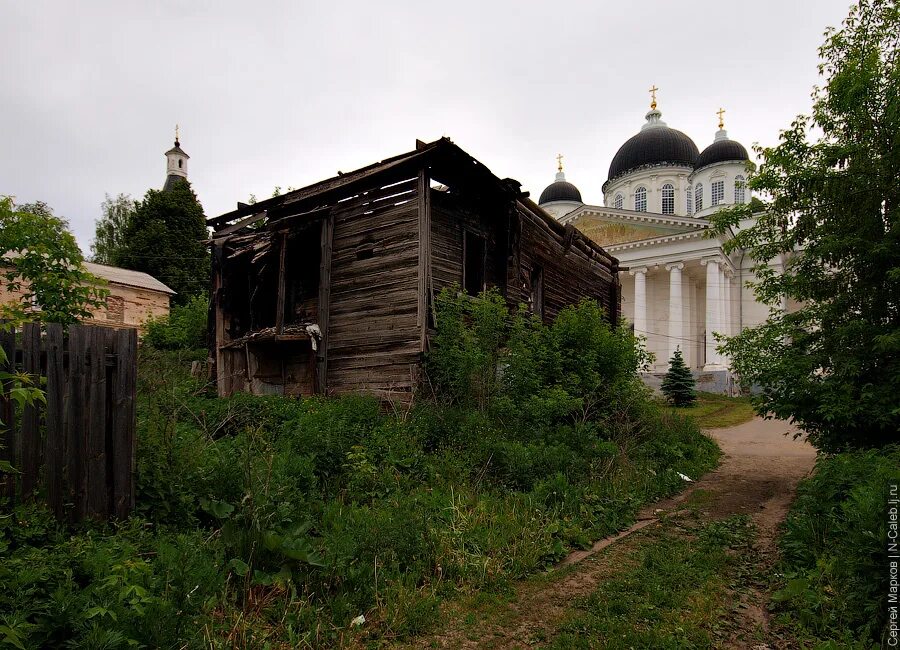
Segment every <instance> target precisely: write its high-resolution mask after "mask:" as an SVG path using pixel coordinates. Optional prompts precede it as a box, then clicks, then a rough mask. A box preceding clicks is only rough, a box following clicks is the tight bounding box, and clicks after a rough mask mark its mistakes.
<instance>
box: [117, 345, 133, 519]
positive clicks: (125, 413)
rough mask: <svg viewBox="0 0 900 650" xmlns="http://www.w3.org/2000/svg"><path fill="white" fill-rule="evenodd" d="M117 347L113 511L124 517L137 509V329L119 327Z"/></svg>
mask: <svg viewBox="0 0 900 650" xmlns="http://www.w3.org/2000/svg"><path fill="white" fill-rule="evenodd" d="M117 348H118V349H117V350H116V352H117V354H116V396H115V400H116V403H115V408H114V413H113V418H114V420H113V435H112V454H113V465H112V466H113V514H115V516H117V517H120V518H124V517H127V516H128V514H129V513H130V512H131V510H132V509H133V508H134V458H135V449H134V447H135V435H134V433H135V432H134V425H135V399H134V398H135V390H136V386H137V377H136V375H137V330H134V329H126V330H119V332H118V341H117Z"/></svg>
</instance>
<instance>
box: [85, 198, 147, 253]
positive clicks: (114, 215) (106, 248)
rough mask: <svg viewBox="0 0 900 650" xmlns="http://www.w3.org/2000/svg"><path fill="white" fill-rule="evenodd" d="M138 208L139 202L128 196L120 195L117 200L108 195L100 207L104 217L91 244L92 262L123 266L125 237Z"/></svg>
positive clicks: (99, 222)
mask: <svg viewBox="0 0 900 650" xmlns="http://www.w3.org/2000/svg"><path fill="white" fill-rule="evenodd" d="M136 208H137V201H134V200H133V199H132V198H131V197H130V196H129V195H127V194H119V195H118V196H116V197H115V198H112V197H111V196H109V194H107V195H106V199H105V200H104V201H103V203H102V204H101V205H100V210H101V212H102V215H101V217H100V218H99V219H98V220H97V225H96V228H95V232H94V241H92V242H91V253H92V256H91V261H93V262H96V263H97V264H108V265H110V266H121V265H122V252H123V251H124V250H125V247H126V240H125V237H126V234H127V233H128V229H129V228H130V227H131V222H132V219H134V211H135V209H136Z"/></svg>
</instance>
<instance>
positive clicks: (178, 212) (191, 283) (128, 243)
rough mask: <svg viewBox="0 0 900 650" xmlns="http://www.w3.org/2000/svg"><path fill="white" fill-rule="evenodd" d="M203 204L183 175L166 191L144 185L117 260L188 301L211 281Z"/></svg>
mask: <svg viewBox="0 0 900 650" xmlns="http://www.w3.org/2000/svg"><path fill="white" fill-rule="evenodd" d="M207 236H208V233H207V229H206V219H205V217H204V215H203V207H202V206H201V205H200V202H199V201H198V200H197V196H196V195H195V194H194V191H193V190H192V189H191V186H190V183H188V181H187V180H179V181H177V182H176V183H175V184H174V186H173V187H172V188H171V189H170V190H168V191H160V190H148V191H147V194H145V195H144V200H143V201H140V202H139V203H138V204H137V207H136V208H135V211H134V214H133V215H132V217H131V220H130V223H129V226H128V228H127V229H126V231H125V236H124V237H123V246H122V248H121V251H120V254H119V256H118V258H117V259H118V262H119V264H120V265H122V266H124V267H126V268H129V269H135V270H137V271H144V272H145V273H149V274H150V275H152V276H153V277H155V278H156V279H158V280H159V281H160V282H163V283H165V284H166V285H167V286H169V287H170V288H172V289H173V290H174V291H175V292H176V295H175V297H174V298H173V300H174V302H175V303H176V304H186V303H187V302H188V301H189V300H190V299H191V298H192V297H193V296H196V295H200V294H201V293H203V292H204V291H206V290H207V288H208V286H209V264H210V262H209V252H208V251H207V249H206V245H205V244H204V243H203V242H204V240H205V239H206V238H207Z"/></svg>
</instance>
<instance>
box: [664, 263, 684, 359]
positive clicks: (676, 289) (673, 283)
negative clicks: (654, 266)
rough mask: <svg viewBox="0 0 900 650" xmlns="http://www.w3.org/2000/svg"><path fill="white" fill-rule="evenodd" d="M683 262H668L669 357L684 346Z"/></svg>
mask: <svg viewBox="0 0 900 650" xmlns="http://www.w3.org/2000/svg"><path fill="white" fill-rule="evenodd" d="M683 268H684V264H683V263H682V262H675V263H673V264H666V270H667V271H668V272H669V359H671V358H672V355H673V354H675V350H676V348H678V347H682V348H683V347H684V301H683V299H682V295H681V269H683Z"/></svg>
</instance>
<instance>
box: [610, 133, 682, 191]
mask: <svg viewBox="0 0 900 650" xmlns="http://www.w3.org/2000/svg"><path fill="white" fill-rule="evenodd" d="M699 155H700V152H699V151H698V149H697V145H695V144H694V141H693V140H691V139H690V138H689V137H688V136H687V135H686V134H684V133H682V132H681V131H678V130H676V129H672V128H669V127H668V126H664V125H662V124H659V125H653V126H650V127H646V126H645V128H643V129H642V130H641V132H640V133H638V134H637V135H634V136H632V137H631V138H629V139H628V140H627V141H626V142H625V144H623V145H622V146H621V147H619V150H618V151H617V152H616V155H615V156H614V157H613V159H612V164H610V166H609V180H613V179H614V178H617V177H618V176H622V175H623V174H626V173H628V172H630V171H632V170H634V169H637V168H639V167H644V166H645V165H658V164H665V163H668V164H675V165H685V166H687V167H693V166H694V163H695V162H696V160H697V156H699Z"/></svg>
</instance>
